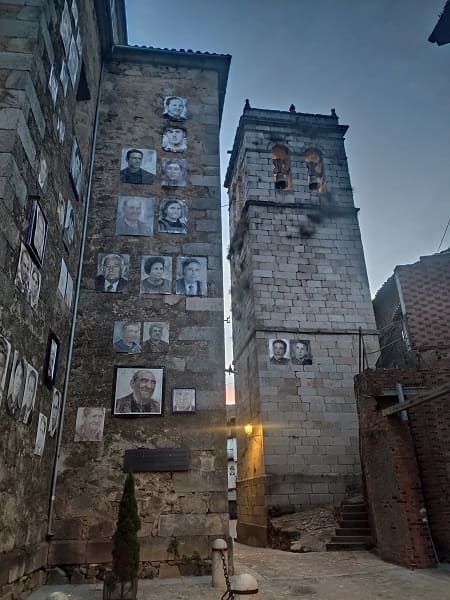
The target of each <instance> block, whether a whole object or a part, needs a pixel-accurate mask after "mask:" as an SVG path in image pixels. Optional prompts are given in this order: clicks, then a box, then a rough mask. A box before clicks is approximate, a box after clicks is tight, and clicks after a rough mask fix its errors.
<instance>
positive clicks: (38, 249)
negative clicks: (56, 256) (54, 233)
mask: <svg viewBox="0 0 450 600" xmlns="http://www.w3.org/2000/svg"><path fill="white" fill-rule="evenodd" d="M47 230H48V221H47V218H46V216H45V215H44V211H43V210H42V207H41V205H40V203H39V200H33V204H32V207H31V214H30V220H29V222H28V232H27V240H26V244H27V248H28V251H29V252H30V254H31V257H32V258H33V260H34V262H35V263H36V264H37V266H38V267H39V268H40V267H42V261H43V259H44V252H45V244H46V242H47Z"/></svg>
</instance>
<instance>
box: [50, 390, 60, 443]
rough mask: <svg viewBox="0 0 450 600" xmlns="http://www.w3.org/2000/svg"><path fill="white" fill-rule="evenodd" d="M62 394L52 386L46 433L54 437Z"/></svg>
mask: <svg viewBox="0 0 450 600" xmlns="http://www.w3.org/2000/svg"><path fill="white" fill-rule="evenodd" d="M61 403H62V394H61V392H60V391H59V390H57V389H56V388H54V390H53V398H52V408H51V410H50V419H49V423H48V435H49V436H50V437H54V435H55V433H56V431H57V429H58V423H59V415H60V412H61Z"/></svg>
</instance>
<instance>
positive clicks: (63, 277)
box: [58, 258, 68, 299]
mask: <svg viewBox="0 0 450 600" xmlns="http://www.w3.org/2000/svg"><path fill="white" fill-rule="evenodd" d="M67 273H68V271H67V265H66V263H65V261H64V259H63V258H62V259H61V268H60V270H59V279H58V292H59V294H60V295H61V296H62V298H63V299H64V297H65V295H66V287H67Z"/></svg>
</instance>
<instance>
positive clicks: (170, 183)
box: [161, 158, 187, 187]
mask: <svg viewBox="0 0 450 600" xmlns="http://www.w3.org/2000/svg"><path fill="white" fill-rule="evenodd" d="M161 163H162V164H161V185H163V186H167V187H177V186H185V185H186V183H187V171H186V161H185V159H184V158H163V159H162V161H161Z"/></svg>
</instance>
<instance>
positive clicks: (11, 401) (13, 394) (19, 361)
mask: <svg viewBox="0 0 450 600" xmlns="http://www.w3.org/2000/svg"><path fill="white" fill-rule="evenodd" d="M26 377H27V361H26V360H25V358H24V357H23V356H22V354H20V352H18V351H17V350H15V352H14V359H13V364H12V369H11V375H10V376H9V388H8V396H7V398H6V410H7V412H8V414H9V415H11V417H13V418H14V419H19V416H20V409H21V408H22V398H23V390H24V387H25V379H26Z"/></svg>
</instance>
